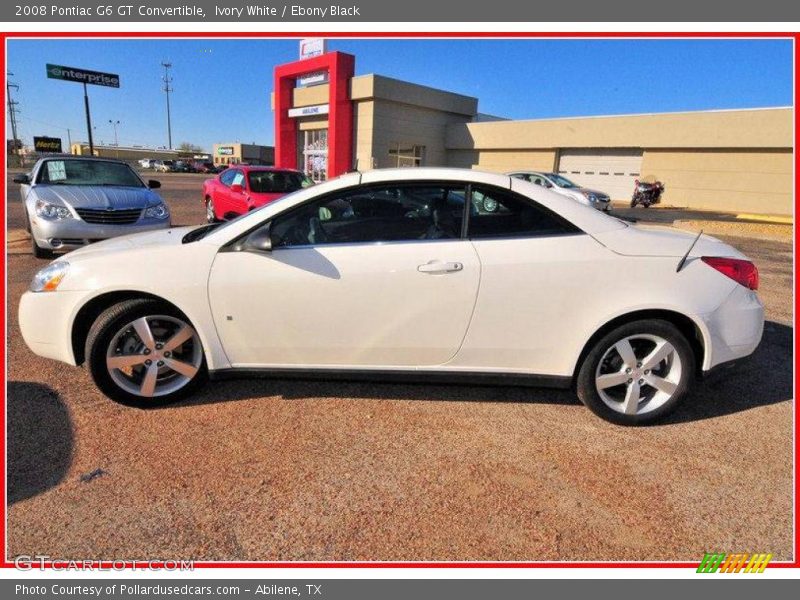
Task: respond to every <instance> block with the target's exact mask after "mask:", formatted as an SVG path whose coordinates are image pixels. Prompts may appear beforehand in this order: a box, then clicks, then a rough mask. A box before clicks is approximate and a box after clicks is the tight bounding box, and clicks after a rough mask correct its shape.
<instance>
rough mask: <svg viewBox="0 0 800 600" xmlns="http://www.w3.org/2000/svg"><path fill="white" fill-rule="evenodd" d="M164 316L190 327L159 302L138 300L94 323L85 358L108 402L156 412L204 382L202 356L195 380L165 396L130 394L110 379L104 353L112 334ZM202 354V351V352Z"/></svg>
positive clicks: (108, 311) (117, 306) (115, 308)
mask: <svg viewBox="0 0 800 600" xmlns="http://www.w3.org/2000/svg"><path fill="white" fill-rule="evenodd" d="M153 315H166V316H170V317H174V318H176V319H180V320H182V321H184V322H185V323H186V324H188V325H191V323H190V322H189V319H188V318H186V316H185V315H184V314H183V313H181V312H180V311H179V310H177V309H176V308H175V307H173V306H171V305H169V304H167V303H165V302H160V301H158V300H151V299H147V298H139V299H135V300H126V301H125V302H120V303H119V304H115V305H114V306H111V307H110V308H108V309H106V310H105V311H104V312H103V313H101V314H100V316H99V317H97V319H96V320H95V322H94V324H93V325H92V327H91V329H89V334H88V336H87V337H86V347H85V356H86V363H87V366H88V368H89V372H90V373H91V375H92V379H93V380H94V382H95V384H96V385H97V387H98V388H99V389H100V391H101V392H103V393H104V394H105V395H106V396H108V397H109V398H110V399H111V400H113V401H115V402H118V403H120V404H124V405H125V406H133V407H136V408H157V407H159V406H165V405H167V404H172V403H173V402H176V401H178V400H180V399H181V398H184V397H186V396H188V395H189V394H191V393H192V392H193V391H194V390H195V389H196V388H197V387H198V386H199V385H200V384H201V383H202V382H204V381H205V380H206V378H207V374H208V371H207V368H206V360H205V356H204V355H203V358H202V362H201V364H200V368H199V369H198V371H197V373H196V374H195V375H194V377H193V378H192V379H191V380H190V381H189V382H188V383H186V384H185V385H184V386H183V387H181V388H180V389H178V390H176V391H174V392H170V393H168V394H164V395H160V396H153V397H143V396H140V395H136V394H132V393H130V392H129V391H127V390H125V389H123V388H122V387H120V386H119V385H118V384H117V383H116V382H115V381H114V379H112V377H111V375H110V373H109V372H108V369H107V367H106V353H107V351H108V346H109V344H110V343H111V342H112V340H113V338H114V336H115V334H116V333H117V332H118V331H119V330H120V328H122V327H124V326H125V325H126V324H127V323H130V322H131V321H134V320H136V319H139V318H141V317H149V316H153ZM201 353H202V349H201Z"/></svg>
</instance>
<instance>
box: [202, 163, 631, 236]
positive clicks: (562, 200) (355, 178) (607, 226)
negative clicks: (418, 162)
mask: <svg viewBox="0 0 800 600" xmlns="http://www.w3.org/2000/svg"><path fill="white" fill-rule="evenodd" d="M431 180H435V181H462V182H464V183H483V184H486V185H492V186H495V187H499V188H503V189H510V190H513V191H515V192H518V193H520V194H522V195H524V196H528V197H529V198H532V199H534V200H535V201H537V202H539V203H540V204H542V205H543V206H545V207H546V208H549V209H550V210H552V211H553V212H555V213H557V214H559V215H561V216H562V217H564V218H566V219H567V220H569V221H571V222H572V223H574V224H575V225H577V226H578V227H579V228H580V229H582V230H583V231H585V232H586V233H589V234H595V233H601V232H604V231H612V230H614V229H620V228H624V227H626V225H625V224H624V223H623V222H621V221H620V220H619V219H616V218H613V217H609V216H608V215H605V214H603V213H601V212H600V211H598V210H596V209H594V208H592V207H589V206H586V205H584V204H581V203H580V202H576V201H575V200H573V199H572V198H569V197H567V196H563V195H561V194H558V193H556V192H552V191H550V190H548V189H546V188H543V187H541V186H539V185H536V184H533V183H530V182H528V181H524V180H522V179H516V178H513V177H510V176H509V175H502V174H500V173H489V172H485V171H478V170H473V169H454V168H437V167H411V168H404V169H374V170H372V171H367V172H365V173H359V172H355V173H347V174H346V175H342V176H340V177H336V178H335V179H331V180H328V181H326V182H324V183H320V184H317V185H314V186H311V187H308V188H305V189H302V190H299V191H297V192H294V193H292V194H289V195H287V196H285V197H283V198H281V199H280V200H277V201H275V202H272V203H270V204H268V205H266V206H265V207H264V208H263V209H259V210H257V211H253V212H252V213H249V214H248V215H246V216H244V217H241V218H239V219H237V220H236V222H235V223H231V224H230V225H229V226H227V227H224V228H223V229H222V230H221V231H213V232H211V233H209V234H208V236H206V237H205V238H203V239H204V240H205V241H208V242H210V243H215V244H220V245H221V244H224V243H227V242H228V241H230V240H231V239H233V238H235V237H237V236H239V235H241V234H242V233H244V232H246V231H248V230H249V229H252V228H253V227H255V226H256V225H258V223H259V222H261V221H264V220H266V219H268V218H269V217H271V216H272V215H274V214H277V213H278V212H282V211H284V210H286V209H287V208H291V207H292V206H295V205H298V204H301V203H303V202H305V201H307V200H310V199H311V198H314V197H315V196H320V195H323V194H327V193H330V192H334V191H336V190H339V189H344V188H348V187H353V186H356V185H359V184H369V183H380V182H383V181H398V182H401V181H403V182H405V181H407V182H413V181H431Z"/></svg>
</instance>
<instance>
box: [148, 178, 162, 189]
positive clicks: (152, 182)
mask: <svg viewBox="0 0 800 600" xmlns="http://www.w3.org/2000/svg"><path fill="white" fill-rule="evenodd" d="M147 187H149V188H150V189H151V190H155V189H157V188H160V187H161V182H160V181H157V180H155V179H151V180H150V181H148V182H147Z"/></svg>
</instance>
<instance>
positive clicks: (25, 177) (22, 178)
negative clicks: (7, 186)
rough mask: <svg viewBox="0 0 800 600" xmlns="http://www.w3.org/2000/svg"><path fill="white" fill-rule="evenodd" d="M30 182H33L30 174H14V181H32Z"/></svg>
mask: <svg viewBox="0 0 800 600" xmlns="http://www.w3.org/2000/svg"><path fill="white" fill-rule="evenodd" d="M30 182H31V178H30V176H29V175H26V174H24V173H23V174H21V175H15V176H14V183H30Z"/></svg>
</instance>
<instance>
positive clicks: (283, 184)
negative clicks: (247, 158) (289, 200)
mask: <svg viewBox="0 0 800 600" xmlns="http://www.w3.org/2000/svg"><path fill="white" fill-rule="evenodd" d="M247 180H248V181H249V182H250V190H251V191H252V192H254V193H256V194H288V193H289V192H296V191H297V190H300V189H303V188H305V187H308V186H309V185H312V184H313V181H311V180H310V179H309V178H308V177H306V176H305V175H303V174H302V173H296V172H294V171H250V172H249V173H248V175H247Z"/></svg>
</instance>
